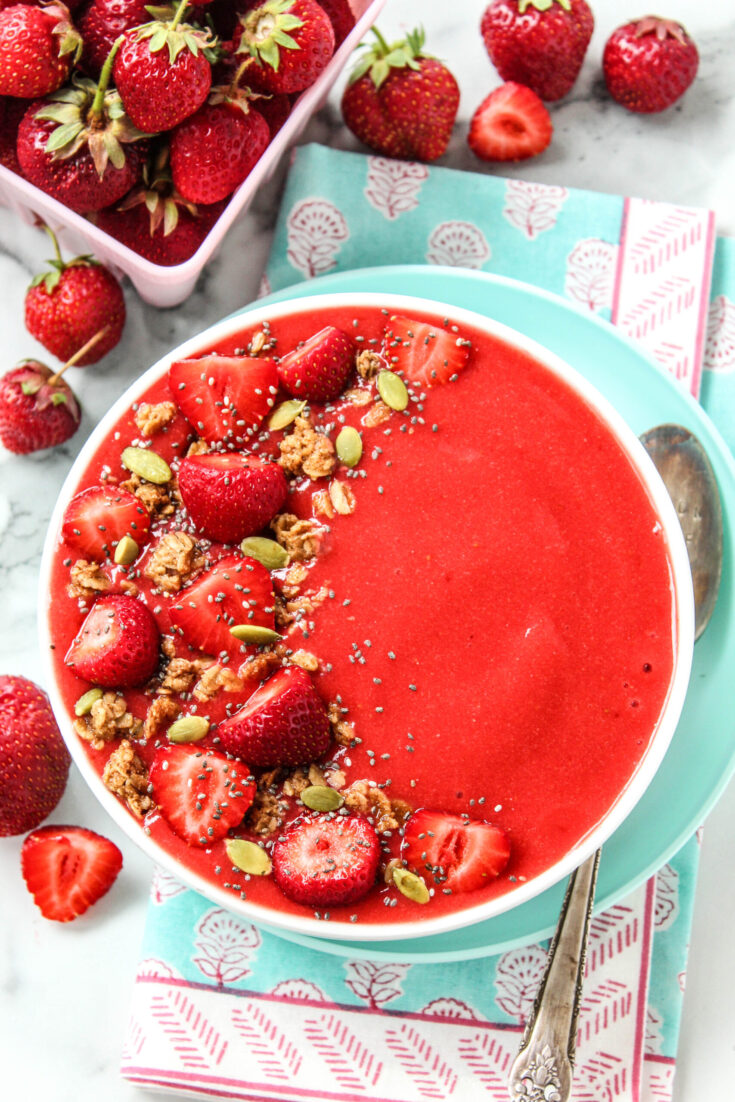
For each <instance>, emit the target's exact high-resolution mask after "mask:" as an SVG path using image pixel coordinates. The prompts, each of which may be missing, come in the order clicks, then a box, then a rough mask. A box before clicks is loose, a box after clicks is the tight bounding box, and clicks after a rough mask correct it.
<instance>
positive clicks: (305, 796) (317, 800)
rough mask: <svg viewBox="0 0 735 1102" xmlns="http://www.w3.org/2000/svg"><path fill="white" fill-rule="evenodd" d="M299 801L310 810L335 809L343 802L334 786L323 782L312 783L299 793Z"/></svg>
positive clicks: (342, 797)
mask: <svg viewBox="0 0 735 1102" xmlns="http://www.w3.org/2000/svg"><path fill="white" fill-rule="evenodd" d="M301 802H302V804H306V806H307V807H310V808H311V810H312V811H336V810H337V808H338V807H342V804H343V803H344V802H345V800H344V796H341V795H340V793H339V792H338V791H337V789H336V788H329V787H328V785H325V784H312V785H309V787H308V788H305V789H304V791H303V792H302V793H301Z"/></svg>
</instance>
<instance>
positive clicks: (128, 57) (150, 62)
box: [114, 0, 214, 134]
mask: <svg viewBox="0 0 735 1102" xmlns="http://www.w3.org/2000/svg"><path fill="white" fill-rule="evenodd" d="M187 6H188V0H181V3H179V5H178V7H177V8H176V11H175V12H174V15H173V18H172V19H171V20H170V21H168V22H162V21H161V20H154V21H153V22H152V23H145V24H143V26H142V27H138V28H137V29H133V30H130V31H126V33H125V35H124V36H123V40H122V43H121V44H120V48H119V50H118V53H117V57H116V58H115V65H114V75H115V84H116V86H117V90H118V92H119V93H120V97H121V99H122V102H123V106H124V107H125V111H126V112H127V115H128V118H130V119H131V121H132V122H133V125H134V126H137V127H138V129H139V130H142V131H144V132H145V133H147V134H157V133H159V132H160V131H161V130H170V129H171V128H172V127H174V126H176V125H177V124H178V123H180V122H183V120H184V119H186V118H188V117H189V115H193V114H194V112H195V111H196V110H197V109H198V108H199V107H201V105H202V104H203V103H204V101H205V99H206V98H207V95H208V93H209V89H210V88H211V86H212V66H211V63H210V60H209V57H208V50H209V48H210V47H211V46H212V45H213V44H214V38H213V37H212V34H211V32H210V31H198V30H195V28H194V27H192V26H190V25H189V24H188V23H182V22H181V20H182V16H183V14H184V11H185V10H186V8H187ZM210 56H211V55H210Z"/></svg>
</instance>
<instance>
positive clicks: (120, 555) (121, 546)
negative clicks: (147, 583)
mask: <svg viewBox="0 0 735 1102" xmlns="http://www.w3.org/2000/svg"><path fill="white" fill-rule="evenodd" d="M139 551H140V548H139V547H138V545H137V543H136V542H135V540H134V539H133V537H132V536H123V538H122V539H121V540H120V542H119V543H118V545H117V547H116V548H115V562H116V563H117V565H118V566H130V563H131V562H135V560H136V559H137V557H138V552H139Z"/></svg>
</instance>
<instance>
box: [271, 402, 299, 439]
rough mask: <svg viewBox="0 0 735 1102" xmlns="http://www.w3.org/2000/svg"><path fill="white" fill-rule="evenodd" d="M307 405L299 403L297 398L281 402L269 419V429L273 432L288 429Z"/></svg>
mask: <svg viewBox="0 0 735 1102" xmlns="http://www.w3.org/2000/svg"><path fill="white" fill-rule="evenodd" d="M305 405H306V402H299V401H298V399H296V398H289V399H288V401H286V402H281V404H280V405H279V406H276V408H275V409H274V410H273V413H271V415H270V417H269V418H268V428H269V429H270V430H271V432H277V431H278V429H285V428H287V427H288V425H290V424H291V423H292V421H295V420H296V418H297V417H298V415H299V414H300V413H301V411H302V409H303V408H304V406H305Z"/></svg>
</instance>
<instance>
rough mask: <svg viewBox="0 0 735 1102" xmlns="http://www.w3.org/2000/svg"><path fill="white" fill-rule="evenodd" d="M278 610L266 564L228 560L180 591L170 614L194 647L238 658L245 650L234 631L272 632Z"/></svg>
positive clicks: (233, 557)
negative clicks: (238, 628) (241, 627)
mask: <svg viewBox="0 0 735 1102" xmlns="http://www.w3.org/2000/svg"><path fill="white" fill-rule="evenodd" d="M274 610H275V599H274V596H273V585H272V583H271V576H270V574H269V573H268V571H267V570H266V568H265V567H264V566H263V565H262V563H259V562H257V561H256V560H255V559H250V558H247V557H245V556H243V555H225V557H224V558H222V559H220V560H219V561H218V562H216V563H215V565H214V566H213V567H212V568H211V570H207V571H206V572H205V573H204V574H200V576H199V577H198V578H197V580H196V581H195V582H194V583H193V584H192V585H190V586H187V587H186V588H185V589H183V590H182V591H181V593H180V594H179V597H178V600H177V601H176V604H173V605H171V606H170V608H169V614H170V617H171V623H172V624H173V625H174V627H176V628H178V629H179V630H180V631H181V634H182V635H183V637H184V639H185V640H186V642H187V643H188V644H189V645H190V646H192V647H194V648H195V649H197V650H201V651H204V653H205V654H212V655H219V654H222V653H223V652H224V653H225V654H228V655H230V656H233V657H234V656H236V655H238V654H239V653H240V648H241V647H242V646H243V645H244V644H243V643H241V642H240V640H239V639H236V638H235V636H234V635H233V634H232V632H231V631H230V628H233V627H235V626H237V625H239V624H253V625H257V626H259V627H265V628H270V629H271V630H273V629H274V627H275V616H274Z"/></svg>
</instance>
